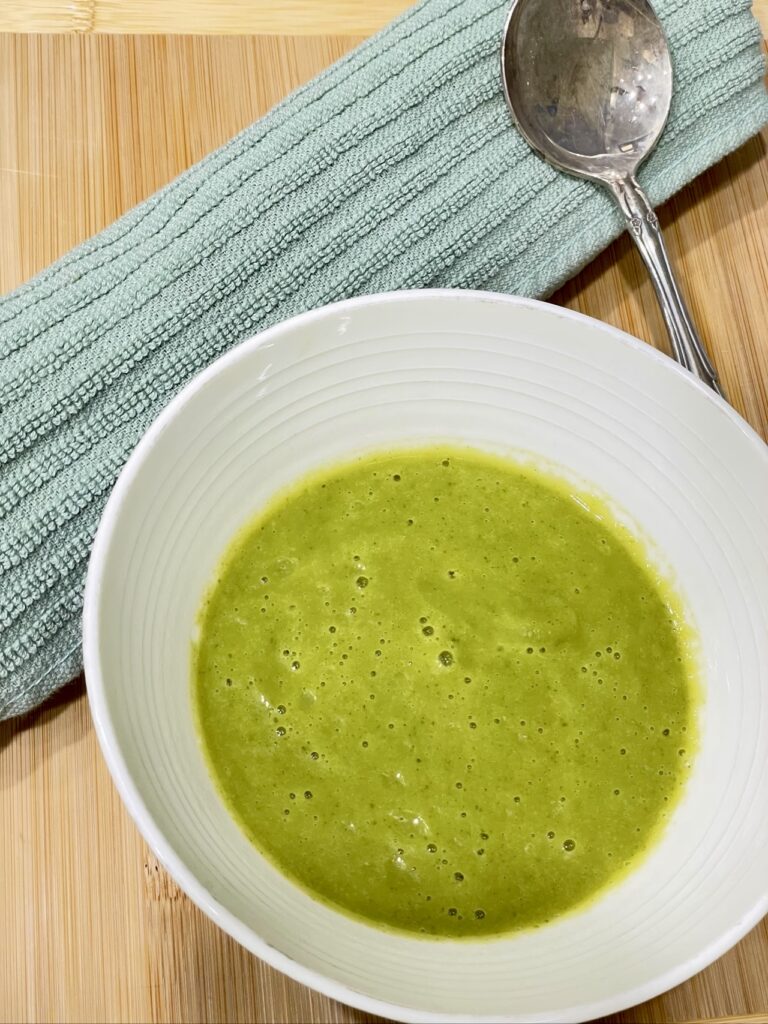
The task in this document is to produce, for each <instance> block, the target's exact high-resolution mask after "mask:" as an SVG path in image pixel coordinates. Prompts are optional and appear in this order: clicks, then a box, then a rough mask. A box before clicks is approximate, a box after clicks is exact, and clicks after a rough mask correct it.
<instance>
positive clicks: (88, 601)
mask: <svg viewBox="0 0 768 1024" xmlns="http://www.w3.org/2000/svg"><path fill="white" fill-rule="evenodd" d="M435 300H437V301H447V302H462V303H467V304H474V303H477V302H482V303H490V304H495V305H504V306H507V307H509V308H510V311H511V310H515V309H530V310H538V311H539V312H541V313H544V314H546V315H549V316H552V315H555V316H557V317H559V318H560V319H562V320H564V321H566V322H567V321H571V322H574V321H575V322H579V323H582V324H584V323H587V324H589V325H590V327H591V328H592V329H596V330H599V331H601V332H603V333H605V334H607V335H609V336H610V337H611V338H613V339H614V340H615V341H616V342H617V343H619V344H622V345H624V346H626V347H628V348H630V349H632V350H633V351H635V352H637V353H638V355H639V356H640V358H644V359H649V360H651V361H655V362H656V363H657V364H658V365H660V366H663V367H664V368H665V372H669V373H674V374H676V375H678V377H679V378H680V379H681V380H683V381H684V384H685V385H686V386H688V387H689V388H691V389H692V390H693V391H695V392H698V395H699V400H701V399H703V400H705V401H709V402H712V403H714V404H715V405H716V406H717V407H718V409H719V410H720V412H721V413H722V414H723V415H725V416H726V417H727V418H728V419H729V420H730V421H731V424H732V425H733V426H736V427H738V429H739V432H740V433H741V434H743V435H744V439H745V442H746V443H748V444H752V445H756V446H757V448H758V450H759V451H760V452H761V453H762V455H763V457H764V459H765V462H766V469H767V471H768V446H767V445H766V444H765V443H764V442H763V440H762V439H761V438H760V436H759V435H758V434H757V432H756V431H755V430H754V429H753V428H752V427H751V426H750V425H749V424H748V423H747V422H746V421H745V420H744V419H743V418H742V417H741V416H740V415H739V414H738V413H737V412H736V410H735V409H733V408H732V407H731V406H730V405H728V403H727V402H726V401H725V400H724V399H722V398H720V397H719V396H718V395H716V394H715V393H714V392H713V391H712V390H711V389H710V388H708V387H707V386H706V385H705V384H703V383H702V382H701V381H700V380H698V379H697V378H696V377H694V376H693V375H692V374H691V373H689V372H688V371H687V370H685V369H684V368H683V367H681V366H680V365H679V364H678V363H676V362H674V360H672V359H671V358H670V357H669V356H667V355H666V354H664V353H663V352H660V351H659V350H657V349H655V348H653V347H651V346H650V345H648V344H647V343H646V342H644V341H641V340H640V339H638V338H636V337H634V336H633V335H631V334H628V333H627V332H625V331H622V330H621V329H619V328H617V327H614V326H613V325H611V324H608V323H605V322H603V321H601V320H597V319H595V318H594V317H590V316H587V315H585V314H583V313H579V312H576V311H574V310H571V309H568V308H565V307H563V306H557V305H555V304H553V303H549V302H543V301H541V300H538V299H529V298H525V297H521V296H516V295H507V294H503V293H498V292H490V291H476V290H463V289H454V288H428V289H413V290H407V291H392V292H381V293H375V294H373V295H363V296H357V297H355V298H351V299H344V300H341V301H339V302H334V303H329V304H327V305H324V306H319V307H317V308H315V309H311V310H308V311H306V312H303V313H299V314H297V315H296V316H293V317H290V318H288V319H286V320H283V321H280V322H279V323H277V324H274V325H272V326H270V327H267V328H265V329H264V330H263V331H260V332H258V333H257V334H255V335H253V336H252V337H250V338H247V339H245V340H244V341H242V342H239V343H237V344H236V345H234V346H233V347H232V348H231V349H230V350H229V351H227V352H226V353H224V354H223V355H222V356H219V357H218V358H217V359H216V360H214V361H213V362H212V363H211V364H210V365H209V366H208V367H206V368H205V369H204V370H202V371H201V372H200V373H198V374H196V375H195V376H194V377H193V378H192V379H191V380H190V381H189V382H188V383H187V384H186V385H185V386H184V387H183V388H182V390H181V391H180V392H179V393H178V394H177V395H175V396H174V398H172V399H171V401H170V402H169V403H168V404H167V405H166V406H165V407H164V408H163V410H162V411H161V412H160V414H159V415H158V416H157V417H156V419H155V420H153V422H152V423H151V424H150V426H149V428H148V429H147V431H146V432H145V433H144V434H143V436H142V437H141V439H140V441H139V443H138V444H137V445H136V447H135V448H134V450H133V451H132V453H131V455H130V456H129V458H128V460H127V461H126V463H125V465H124V466H123V469H122V470H121V472H120V474H119V476H118V479H117V481H116V483H115V485H114V487H113V489H112V491H111V493H110V496H109V498H108V500H107V503H106V506H105V508H104V511H103V513H102V516H101V519H100V521H99V526H98V529H97V532H96V536H95V539H94V542H93V546H92V549H91V555H90V558H89V562H88V571H87V576H86V585H85V593H84V601H83V664H84V669H85V676H86V684H87V693H88V702H89V706H90V710H91V715H92V718H93V723H94V727H95V731H96V736H97V739H98V742H99V746H100V747H101V751H102V754H103V756H104V759H105V761H106V763H107V767H108V769H109V772H110V775H111V776H112V779H113V781H114V783H115V786H116V788H117V791H118V793H119V795H120V797H121V799H122V801H123V803H124V805H125V807H126V808H127V810H128V813H129V814H130V816H131V818H132V819H133V821H134V823H135V824H136V827H137V828H138V830H139V832H140V834H141V835H142V837H143V838H144V840H145V841H146V843H147V844H148V846H149V847H150V849H151V850H152V852H153V854H154V855H155V857H156V858H157V860H158V861H159V862H160V863H161V864H162V866H163V868H164V869H165V870H166V871H168V873H169V874H170V875H171V877H172V878H173V879H174V880H175V881H176V883H177V884H178V885H179V887H180V888H181V889H182V890H183V891H184V892H185V893H186V895H187V896H188V897H189V898H190V899H191V900H192V902H193V903H194V904H195V905H196V906H197V907H199V908H200V910H202V911H203V913H204V914H206V915H207V916H208V917H209V918H211V920H212V921H213V922H214V923H215V924H216V925H218V927H219V928H221V929H222V930H223V931H224V932H226V933H227V934H228V935H230V936H231V937H232V938H233V939H235V941H236V942H238V943H239V944H240V945H242V946H244V947H245V948H246V949H247V950H248V951H249V952H251V953H253V954H255V955H256V956H258V957H259V958H260V959H261V960H264V961H265V962H266V963H268V964H269V965H270V966H272V967H274V968H276V969H277V970H279V971H281V972H282V973H283V974H286V975H288V976H289V977H291V978H293V979H294V980H295V981H298V982H299V983H300V984H302V985H306V986H307V987H309V988H311V989H314V990H315V991H317V992H319V993H321V994H323V995H325V996H328V997H329V998H331V999H335V1000H338V1001H340V1002H342V1003H346V1004H347V1005H348V1006H352V1007H354V1008H356V1009H359V1010H362V1011H364V1012H367V1013H372V1014H376V1015H378V1016H381V1017H385V1018H389V1019H392V1020H397V1021H406V1022H417V1024H422V1022H423V1024H427V1022H435V1024H470V1022H478V1024H535V1022H539V1021H542V1022H543V1021H568V1022H579V1021H585V1020H590V1019H593V1018H595V1017H600V1016H604V1015H606V1014H610V1013H616V1012H620V1011H622V1010H625V1009H628V1008H631V1007H633V1006H636V1005H637V1004H639V1003H642V1002H645V1001H646V1000H648V999H652V998H654V997H655V996H657V995H660V994H661V993H663V992H666V991H668V990H669V989H671V988H673V987H675V986H676V985H679V984H681V983H682V982H684V981H687V980H688V979H689V978H690V977H692V976H693V975H694V974H697V973H698V972H699V971H701V970H703V969H704V968H705V967H707V966H709V964H711V963H712V962H714V961H715V960H716V959H718V958H719V957H720V956H722V955H723V954H724V953H726V952H727V951H728V950H729V949H730V948H731V947H733V946H734V945H735V944H736V943H737V942H738V941H739V940H740V939H741V938H743V937H744V935H746V933H747V932H748V931H750V930H751V929H752V928H753V927H754V926H755V925H756V924H758V922H759V921H760V920H761V919H762V918H763V917H764V916H765V914H766V913H768V890H766V892H765V893H763V895H762V896H761V898H759V899H758V900H757V901H756V903H755V904H754V906H753V908H752V910H751V912H750V913H748V914H746V915H744V916H743V917H742V918H740V919H739V920H738V921H736V922H735V923H734V924H733V925H732V926H731V927H730V928H729V929H727V930H726V931H725V932H724V933H723V934H722V935H721V936H720V937H719V938H718V939H717V940H715V941H713V942H711V943H710V944H709V945H707V946H705V947H704V948H703V949H702V950H700V952H699V953H698V954H697V955H696V956H694V957H692V958H690V959H688V960H686V961H684V962H682V963H678V964H674V965H673V966H672V967H670V968H669V969H668V970H666V971H664V972H662V973H660V974H658V975H657V976H656V977H654V978H653V979H651V980H650V981H648V982H645V983H644V984H642V985H639V986H636V987H635V988H633V989H630V990H627V991H625V992H623V993H620V994H616V995H613V996H609V997H606V998H604V999H601V1000H597V1001H590V1002H583V1003H581V1004H579V1005H577V1006H573V1007H570V1008H568V1009H567V1010H565V1011H558V1012H555V1013H548V1012H546V1011H542V1012H539V1013H537V1014H533V1015H531V1014H526V1015H525V1016H523V1015H521V1014H504V1015H501V1016H499V1015H488V1014H485V1015H473V1016H467V1015H464V1014H451V1013H448V1014H446V1013H441V1012H437V1011H433V1010H421V1009H414V1008H411V1007H407V1006H402V1005H399V1004H396V1003H389V1002H386V1001H384V1000H381V999H377V998H374V997H372V996H369V995H366V994H365V993H364V992H360V991H358V990H356V989H354V988H352V987H349V986H347V985H346V984H344V983H343V982H339V981H334V980H332V979H330V978H327V977H326V976H325V975H323V974H321V973H320V972H319V971H315V970H314V969H312V968H309V967H306V966H304V965H303V964H301V963H298V962H297V961H295V960H294V959H292V958H291V957H289V956H288V955H287V954H285V953H282V952H281V951H280V950H279V949H277V948H275V947H274V946H272V945H270V944H269V943H267V942H266V940H264V939H263V938H261V937H260V936H259V935H258V934H257V933H256V932H255V931H254V930H253V929H252V928H250V927H248V926H247V925H245V924H244V923H243V922H242V921H240V920H239V918H238V917H237V916H236V915H235V914H233V913H232V912H231V911H229V910H227V909H226V908H225V907H224V906H223V905H222V904H220V903H219V902H218V901H217V900H216V899H215V898H214V897H213V896H212V895H211V893H210V892H209V891H208V889H207V888H206V887H205V886H204V885H203V884H202V883H201V882H199V881H198V880H197V878H196V877H195V875H194V874H193V872H192V871H191V870H190V869H189V868H188V867H187V866H186V865H185V863H184V862H183V861H182V859H181V857H180V856H179V855H178V854H177V853H176V851H175V850H174V848H173V847H172V845H171V843H170V842H169V841H168V840H167V839H166V838H165V836H164V834H163V830H162V828H161V827H160V826H159V825H158V823H157V822H156V821H155V820H154V817H153V816H152V814H151V813H150V812H149V810H148V808H147V807H146V805H145V803H144V801H143V799H142V797H141V794H140V792H139V790H138V787H137V786H136V785H135V783H134V782H133V779H132V778H131V775H130V772H129V770H128V767H127V764H126V761H125V758H124V756H123V753H122V750H121V748H120V744H119V741H118V739H117V734H116V731H115V728H114V725H113V722H112V719H111V715H110V712H109V709H108V703H107V697H106V688H105V683H104V678H103V675H102V671H101V664H100V657H99V633H100V614H99V595H100V592H101V587H102V578H103V576H104V568H105V562H106V559H107V555H108V552H109V549H110V548H111V546H112V543H113V541H114V538H115V535H116V527H117V522H118V517H119V512H120V509H121V507H122V504H123V500H124V496H125V495H126V494H127V493H128V492H129V490H130V489H131V487H132V485H133V482H134V480H135V478H136V476H137V475H138V474H139V472H140V470H141V468H142V466H143V464H144V462H145V460H146V458H147V456H148V455H149V453H150V452H151V451H152V449H153V448H154V447H155V445H156V444H157V442H158V440H159V439H160V437H161V435H162V433H163V432H164V430H165V428H166V425H167V424H169V423H170V422H171V421H172V420H173V419H174V417H175V416H176V415H177V413H178V412H179V410H180V409H181V408H182V407H183V406H185V405H186V404H187V403H188V402H189V401H190V400H191V399H193V398H194V396H195V395H196V394H197V393H198V392H199V391H200V390H201V389H202V388H203V387H204V386H205V385H206V384H207V382H208V381H210V380H212V379H213V378H215V377H216V376H218V375H219V374H220V373H221V372H222V371H223V370H225V369H226V368H227V367H229V366H231V365H233V364H236V363H238V362H239V361H241V360H242V359H244V358H245V357H247V356H249V355H250V354H251V353H252V352H254V351H256V350H257V349H259V348H261V347H262V346H263V345H267V344H270V343H272V342H275V341H277V340H279V339H280V338H281V336H283V335H288V334H290V333H291V332H292V331H293V330H295V329H296V328H297V327H302V326H305V325H307V324H311V323H313V322H316V321H321V320H323V319H325V318H326V317H328V316H334V315H337V314H343V313H345V312H347V311H350V310H355V309H360V308H363V307H366V306H372V305H393V304H398V303H410V302H414V303H419V302H424V301H435Z"/></svg>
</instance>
